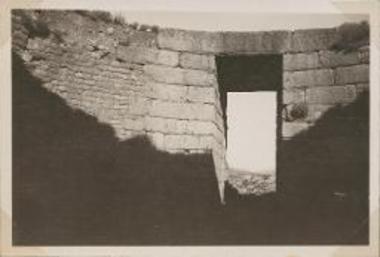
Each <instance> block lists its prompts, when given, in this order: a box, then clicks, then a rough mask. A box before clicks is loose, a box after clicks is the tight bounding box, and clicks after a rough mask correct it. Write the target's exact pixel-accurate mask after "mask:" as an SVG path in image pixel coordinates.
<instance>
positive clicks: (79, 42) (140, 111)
mask: <svg viewBox="0 0 380 257" xmlns="http://www.w3.org/2000/svg"><path fill="white" fill-rule="evenodd" d="M163 34H165V33H163ZM12 38H13V50H14V51H15V52H16V53H18V54H19V55H20V56H21V57H22V58H23V60H24V61H25V63H26V65H27V66H28V67H29V69H30V71H31V73H32V74H33V75H34V76H35V77H37V78H39V79H41V80H42V81H43V82H44V83H43V86H44V87H45V88H46V89H48V90H49V91H50V92H54V93H56V94H57V95H59V96H60V97H62V98H63V99H65V100H66V102H67V104H68V105H69V106H71V107H72V108H75V109H80V110H82V111H85V112H86V113H88V114H91V115H93V116H95V117H96V118H97V119H98V120H99V121H100V122H103V123H107V124H110V125H112V127H113V128H114V130H115V134H116V136H117V137H118V138H119V139H120V140H126V139H129V138H131V137H134V136H137V135H147V136H149V138H150V139H151V140H152V142H153V143H154V145H155V146H156V147H157V148H158V149H160V150H166V151H169V152H175V153H177V152H184V153H204V152H209V151H212V152H213V156H214V163H215V166H216V170H217V175H218V177H220V178H221V177H222V176H223V175H222V173H223V172H222V170H223V168H222V167H223V165H224V161H223V160H224V144H225V142H224V137H223V135H224V128H223V125H222V121H221V120H222V118H221V115H222V114H221V109H220V104H219V101H218V97H219V96H218V86H217V83H216V70H215V60H214V56H212V55H209V54H196V53H189V52H185V51H181V49H176V50H166V49H161V48H163V47H162V44H163V43H162V40H163V38H165V36H164V37H163V36H158V35H157V32H154V31H139V30H136V28H131V27H129V26H127V25H125V24H124V25H121V24H116V23H112V22H105V21H102V20H96V21H94V20H93V19H91V18H89V17H87V16H85V15H83V14H81V13H78V12H59V11H48V12H33V11H27V12H26V11H14V12H13V13H12ZM223 180H224V179H222V178H221V179H220V181H221V183H220V184H221V185H222V184H223Z"/></svg>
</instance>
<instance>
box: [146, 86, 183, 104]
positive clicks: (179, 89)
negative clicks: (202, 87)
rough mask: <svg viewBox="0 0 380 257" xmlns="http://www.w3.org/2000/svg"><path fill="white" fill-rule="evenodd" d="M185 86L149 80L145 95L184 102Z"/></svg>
mask: <svg viewBox="0 0 380 257" xmlns="http://www.w3.org/2000/svg"><path fill="white" fill-rule="evenodd" d="M187 91H188V89H187V87H186V86H184V85H172V84H164V83H158V82H149V83H148V87H147V96H149V97H152V98H155V99H161V100H168V101H173V102H184V101H185V100H186V99H187Z"/></svg>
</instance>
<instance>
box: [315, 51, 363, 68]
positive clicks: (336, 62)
mask: <svg viewBox="0 0 380 257" xmlns="http://www.w3.org/2000/svg"><path fill="white" fill-rule="evenodd" d="M319 57H320V62H321V65H322V66H323V67H337V66H346V65H353V64H359V63H360V58H359V53H358V52H350V53H341V52H339V53H338V52H333V51H320V52H319Z"/></svg>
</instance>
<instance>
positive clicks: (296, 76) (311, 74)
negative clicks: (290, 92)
mask: <svg viewBox="0 0 380 257" xmlns="http://www.w3.org/2000/svg"><path fill="white" fill-rule="evenodd" d="M333 75H334V74H333V71H332V70H329V69H322V70H307V71H294V72H284V77H283V80H284V88H292V87H310V86H328V85H331V84H333V82H334V76H333Z"/></svg>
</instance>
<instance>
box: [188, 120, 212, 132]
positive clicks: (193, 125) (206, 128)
mask: <svg viewBox="0 0 380 257" xmlns="http://www.w3.org/2000/svg"><path fill="white" fill-rule="evenodd" d="M213 127H214V124H213V123H212V122H211V121H196V120H190V121H188V123H187V132H188V133H192V134H211V133H212V132H213Z"/></svg>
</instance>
